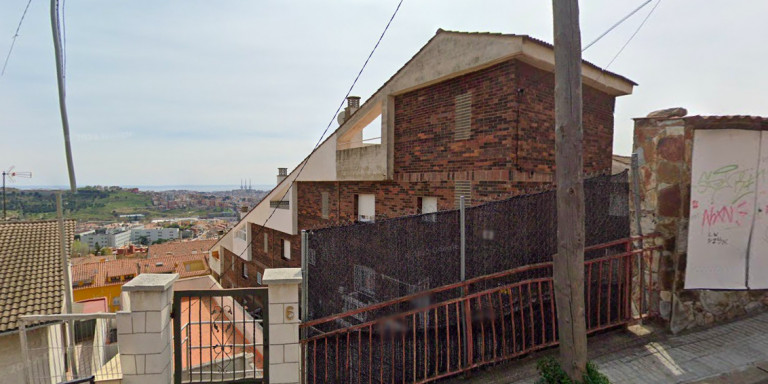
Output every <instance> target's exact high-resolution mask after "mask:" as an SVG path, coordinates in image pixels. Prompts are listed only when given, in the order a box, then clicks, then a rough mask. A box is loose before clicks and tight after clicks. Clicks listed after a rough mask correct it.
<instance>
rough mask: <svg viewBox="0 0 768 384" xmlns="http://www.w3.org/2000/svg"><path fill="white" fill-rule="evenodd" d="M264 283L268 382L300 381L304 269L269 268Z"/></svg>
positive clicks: (292, 382) (274, 383)
mask: <svg viewBox="0 0 768 384" xmlns="http://www.w3.org/2000/svg"><path fill="white" fill-rule="evenodd" d="M262 282H263V284H264V285H267V286H268V289H269V383H270V384H278V383H280V384H284V383H291V384H294V383H296V384H298V383H299V376H300V372H299V371H300V369H301V347H300V344H299V323H300V321H299V285H301V268H278V269H267V270H266V271H264V277H263V278H262Z"/></svg>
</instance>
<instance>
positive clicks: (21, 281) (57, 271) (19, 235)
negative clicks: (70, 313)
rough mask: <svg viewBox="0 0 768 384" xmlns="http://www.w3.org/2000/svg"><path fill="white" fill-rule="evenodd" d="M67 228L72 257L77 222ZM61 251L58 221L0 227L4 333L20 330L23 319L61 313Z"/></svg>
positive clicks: (0, 320)
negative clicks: (26, 316) (28, 316)
mask: <svg viewBox="0 0 768 384" xmlns="http://www.w3.org/2000/svg"><path fill="white" fill-rule="evenodd" d="M64 227H65V231H66V234H65V236H66V249H67V252H66V253H67V254H69V249H71V248H72V239H73V234H74V232H75V222H74V221H73V220H67V221H66V222H65V224H64ZM60 247H61V243H60V240H59V223H58V221H56V220H48V221H15V222H6V223H0V264H1V265H2V268H0V333H2V332H7V331H11V330H14V329H16V328H17V327H18V317H19V316H21V315H32V314H35V315H47V314H54V313H60V312H61V307H62V301H63V300H64V295H63V292H64V291H63V288H64V286H63V285H64V276H63V273H62V270H61V249H60Z"/></svg>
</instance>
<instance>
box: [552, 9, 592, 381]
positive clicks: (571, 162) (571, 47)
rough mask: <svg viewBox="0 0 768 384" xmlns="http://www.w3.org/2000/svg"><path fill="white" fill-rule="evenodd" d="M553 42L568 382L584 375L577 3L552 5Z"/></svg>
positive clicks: (558, 259) (559, 272) (559, 268)
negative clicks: (569, 379)
mask: <svg viewBox="0 0 768 384" xmlns="http://www.w3.org/2000/svg"><path fill="white" fill-rule="evenodd" d="M552 13H553V17H554V36H555V166H556V169H555V180H556V184H557V254H556V255H555V258H554V283H555V303H556V304H557V329H558V332H559V336H560V358H561V360H562V362H561V363H562V367H563V370H565V372H566V373H567V374H568V377H570V378H571V380H572V381H573V382H580V381H581V380H582V378H583V377H584V374H585V373H586V371H587V329H586V328H587V327H586V321H585V318H584V180H583V164H582V163H583V131H582V120H581V115H582V100H581V31H580V29H579V2H578V0H552Z"/></svg>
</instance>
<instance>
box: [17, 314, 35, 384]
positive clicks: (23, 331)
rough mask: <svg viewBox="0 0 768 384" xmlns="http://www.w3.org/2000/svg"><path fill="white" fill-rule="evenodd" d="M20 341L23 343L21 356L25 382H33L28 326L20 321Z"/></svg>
mask: <svg viewBox="0 0 768 384" xmlns="http://www.w3.org/2000/svg"><path fill="white" fill-rule="evenodd" d="M19 339H20V342H21V354H22V357H23V358H24V382H25V383H27V384H29V383H31V382H32V369H31V367H30V364H31V362H30V360H29V345H28V344H27V324H26V322H25V321H24V320H19Z"/></svg>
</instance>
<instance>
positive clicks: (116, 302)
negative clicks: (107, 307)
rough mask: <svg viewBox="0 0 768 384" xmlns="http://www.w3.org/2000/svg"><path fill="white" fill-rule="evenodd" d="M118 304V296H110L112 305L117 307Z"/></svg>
mask: <svg viewBox="0 0 768 384" xmlns="http://www.w3.org/2000/svg"><path fill="white" fill-rule="evenodd" d="M119 305H120V296H116V297H113V298H112V306H113V307H117V306H119Z"/></svg>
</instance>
